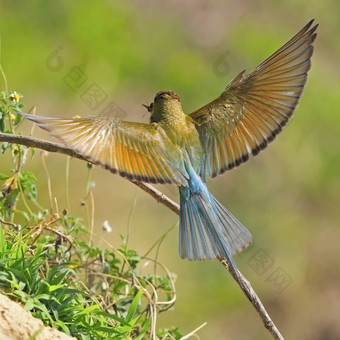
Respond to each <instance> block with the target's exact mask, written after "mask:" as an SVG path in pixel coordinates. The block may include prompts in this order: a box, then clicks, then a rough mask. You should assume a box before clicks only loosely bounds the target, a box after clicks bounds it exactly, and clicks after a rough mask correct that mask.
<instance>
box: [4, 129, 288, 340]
mask: <svg viewBox="0 0 340 340" xmlns="http://www.w3.org/2000/svg"><path fill="white" fill-rule="evenodd" d="M0 142H9V143H15V144H21V145H25V146H27V147H34V148H38V149H41V150H45V151H49V152H58V153H62V154H65V155H68V156H71V157H74V158H78V159H81V160H85V161H87V162H88V160H87V159H86V158H85V157H83V156H82V155H81V154H79V153H78V152H76V151H75V150H72V149H69V148H67V147H65V146H62V145H60V144H56V143H51V142H47V141H44V140H40V139H37V138H32V137H24V136H16V135H11V134H6V133H0ZM130 182H132V183H133V184H135V185H137V186H138V187H139V188H141V189H142V190H144V191H145V192H146V193H148V194H150V195H151V196H152V197H153V198H154V199H156V200H157V202H159V203H162V204H163V205H165V206H166V207H167V208H169V209H171V210H172V211H173V212H175V213H176V214H177V215H178V214H179V205H178V204H177V203H175V202H173V201H172V200H171V199H170V198H168V197H167V196H166V195H164V194H163V193H162V192H160V191H159V190H157V189H155V188H154V187H153V186H152V185H150V184H147V183H141V182H137V181H134V180H130ZM219 261H220V262H221V264H222V265H223V266H224V268H226V269H227V270H228V271H229V273H230V274H231V276H232V277H233V278H234V280H235V281H236V282H237V284H238V285H239V286H240V288H241V289H242V291H243V293H244V294H245V295H246V296H247V298H248V299H249V301H250V302H251V304H252V305H253V307H254V308H255V309H256V311H257V312H258V313H259V315H260V317H261V319H262V321H263V323H264V326H265V327H266V328H267V329H268V331H269V332H270V334H271V335H272V337H273V339H276V340H283V336H282V335H281V334H280V332H279V330H278V329H277V327H276V326H275V324H274V322H273V321H272V320H271V318H270V316H269V314H268V313H267V311H266V309H265V308H264V306H263V304H262V302H261V300H260V299H259V297H258V296H257V295H256V293H255V291H254V290H253V288H252V287H251V285H250V283H249V282H248V281H247V280H246V279H245V277H244V276H243V275H242V274H241V273H240V271H239V270H238V269H233V268H231V267H230V266H228V264H227V262H226V261H225V260H224V259H222V258H219Z"/></svg>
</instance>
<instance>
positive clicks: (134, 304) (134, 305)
mask: <svg viewBox="0 0 340 340" xmlns="http://www.w3.org/2000/svg"><path fill="white" fill-rule="evenodd" d="M142 294H143V290H142V289H140V290H139V291H138V293H137V294H136V296H135V297H134V298H133V300H132V303H131V306H130V308H129V311H128V313H127V315H126V318H125V320H126V321H127V322H129V323H130V321H131V320H132V318H133V316H134V315H135V313H136V311H137V309H138V305H139V301H140V299H141V297H142Z"/></svg>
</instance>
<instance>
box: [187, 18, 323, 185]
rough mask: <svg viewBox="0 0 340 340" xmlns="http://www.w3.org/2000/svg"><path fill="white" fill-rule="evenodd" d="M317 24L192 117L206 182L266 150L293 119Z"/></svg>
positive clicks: (307, 67)
mask: <svg viewBox="0 0 340 340" xmlns="http://www.w3.org/2000/svg"><path fill="white" fill-rule="evenodd" d="M312 23H313V21H311V22H309V23H308V24H307V25H306V26H305V27H304V28H303V29H302V30H301V31H300V32H299V33H297V34H296V35H295V36H294V37H293V38H292V39H290V40H289V41H288V42H287V43H286V44H284V45H283V46H282V47H281V48H280V49H278V50H277V51H276V52H275V53H274V54H272V55H271V56H270V57H269V58H267V59H266V60H265V61H264V62H263V63H261V64H260V65H259V66H258V67H256V68H255V70H253V71H252V72H251V73H249V74H248V75H247V76H245V77H244V76H243V73H244V71H243V72H241V73H240V74H239V75H238V76H236V77H235V78H234V79H233V80H232V81H231V82H230V83H229V84H228V85H227V87H226V89H225V90H224V91H223V92H222V94H221V95H220V96H219V97H218V98H217V99H215V100H213V101H212V102H211V103H209V104H207V105H205V106H203V107H202V108H200V109H198V110H196V111H194V112H193V113H191V114H190V117H191V118H192V119H193V120H194V122H195V124H196V128H197V130H198V132H199V134H200V140H201V143H202V146H203V161H202V168H201V171H200V175H201V177H202V178H203V179H204V180H207V179H208V178H209V177H215V176H217V175H219V174H221V173H223V172H224V171H226V170H229V169H232V168H233V167H235V166H238V165H239V164H241V163H243V162H245V161H247V160H248V158H249V155H250V154H252V155H256V154H257V153H258V152H259V151H260V150H263V149H264V148H265V147H266V146H267V145H268V143H269V142H271V141H272V140H273V139H274V138H275V136H276V135H277V134H278V133H280V131H281V130H282V128H283V127H284V126H285V125H286V123H287V122H288V120H289V118H290V117H291V116H292V115H293V112H294V109H295V107H296V106H297V104H298V101H299V99H300V96H301V94H302V91H303V88H304V85H305V83H306V80H307V72H308V70H309V69H310V66H311V61H310V58H311V56H312V54H313V42H314V40H315V37H316V33H315V30H316V28H317V25H315V26H314V27H312Z"/></svg>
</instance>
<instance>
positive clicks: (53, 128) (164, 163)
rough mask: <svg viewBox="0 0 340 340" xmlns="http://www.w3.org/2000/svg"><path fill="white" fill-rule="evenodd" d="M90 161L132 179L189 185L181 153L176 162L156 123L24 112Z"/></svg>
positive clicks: (164, 136) (165, 138)
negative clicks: (67, 117) (51, 116)
mask: <svg viewBox="0 0 340 340" xmlns="http://www.w3.org/2000/svg"><path fill="white" fill-rule="evenodd" d="M24 115H25V117H26V118H27V119H29V120H32V121H34V122H36V123H37V124H38V125H39V126H40V127H41V128H43V129H44V130H47V131H49V132H50V134H51V135H52V136H54V137H56V138H58V139H59V140H60V141H61V142H63V144H65V145H66V146H67V147H69V148H72V149H74V150H76V151H77V152H79V153H80V154H81V155H83V156H84V158H86V159H87V160H88V161H90V162H92V163H95V164H100V165H102V166H103V167H105V168H106V169H109V170H110V171H112V172H114V173H116V172H118V173H119V174H120V175H121V176H123V177H127V178H129V179H135V180H138V181H144V182H152V183H176V184H178V185H180V184H182V185H186V184H187V180H186V176H187V174H186V170H185V168H184V166H183V167H181V162H180V160H181V158H182V157H181V154H180V151H178V155H177V156H178V158H177V159H178V162H177V163H176V164H174V156H176V155H174V153H173V152H174V151H173V149H172V154H171V157H170V156H168V152H167V142H169V141H168V140H167V137H166V135H165V134H164V133H161V132H160V131H159V129H157V128H156V127H155V126H154V125H151V124H143V123H133V122H125V121H120V120H118V119H115V118H110V117H96V118H76V119H62V118H49V117H39V116H33V115H28V114H24Z"/></svg>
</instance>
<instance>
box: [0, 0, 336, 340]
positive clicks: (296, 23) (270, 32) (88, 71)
mask: <svg viewBox="0 0 340 340" xmlns="http://www.w3.org/2000/svg"><path fill="white" fill-rule="evenodd" d="M0 6H1V10H0V31H1V40H2V41H1V45H2V46H1V47H2V56H1V57H2V64H3V67H4V69H5V72H6V75H7V79H8V83H9V89H10V90H16V91H18V92H21V93H23V94H24V96H25V98H24V99H23V103H24V104H25V106H26V109H27V110H28V109H29V108H31V107H32V106H36V108H37V111H36V112H37V114H41V115H50V116H65V117H71V116H74V115H76V114H80V115H83V116H87V115H96V114H99V113H101V112H102V111H103V110H104V111H105V110H106V111H107V108H109V111H112V113H113V114H115V115H117V116H120V117H122V118H124V119H126V120H138V121H142V122H146V121H148V113H147V112H146V110H145V108H143V107H142V106H141V104H142V103H144V104H148V103H150V102H151V101H152V100H153V97H154V94H155V93H156V92H157V91H158V90H160V89H171V90H175V91H176V92H178V93H179V94H180V96H181V98H182V102H183V106H184V110H185V111H186V112H191V111H193V110H195V109H197V108H199V107H201V106H202V105H204V104H205V103H207V102H208V101H210V100H212V99H214V98H215V97H216V96H217V95H219V94H220V92H221V91H222V90H223V88H224V87H225V86H226V84H227V83H228V82H229V81H230V80H231V79H232V78H233V77H234V76H235V75H236V74H238V72H240V71H242V70H243V69H246V70H247V71H248V72H249V71H251V70H252V68H254V67H256V66H257V65H258V64H259V63H260V62H262V61H263V60H264V59H265V58H266V57H268V56H269V55H270V54H271V53H273V52H274V51H275V50H276V49H277V48H279V47H280V46H281V45H282V44H283V43H285V42H286V41H287V40H288V39H290V38H291V37H292V36H293V35H294V34H295V33H296V32H297V31H298V30H299V29H300V28H302V27H303V26H304V25H305V24H306V23H307V22H308V21H309V20H310V19H312V18H315V19H316V22H317V23H319V24H320V27H319V29H318V37H317V40H316V42H315V52H314V56H313V58H312V63H313V66H312V69H311V71H310V73H309V80H308V82H307V86H306V88H305V92H304V95H303V97H302V99H301V101H300V105H299V107H298V108H297V110H296V112H295V116H294V118H293V120H292V121H291V122H290V123H289V124H288V127H287V129H285V130H284V131H283V133H282V134H281V135H280V136H279V137H278V139H277V140H276V141H275V142H274V143H273V144H272V145H270V146H269V147H268V149H267V150H266V151H265V152H263V153H261V154H260V155H259V156H258V157H256V158H252V159H251V160H250V161H249V162H247V163H246V165H244V166H241V167H240V168H237V169H236V170H232V171H231V172H228V173H226V174H224V175H223V176H221V177H219V178H217V179H214V180H212V181H210V182H209V188H210V189H211V191H212V193H213V194H214V195H215V196H216V197H217V198H218V199H219V200H220V201H221V202H222V203H223V204H224V205H225V206H226V207H227V208H228V209H229V210H230V211H231V212H232V213H233V214H234V215H235V216H237V217H238V218H239V219H240V220H241V221H242V222H243V224H244V225H245V226H247V227H248V228H249V230H250V231H251V232H252V234H253V236H254V244H253V246H252V247H251V248H250V249H248V250H247V251H246V252H244V253H243V254H241V255H238V256H236V257H235V259H236V262H237V264H238V266H239V268H240V270H241V271H242V272H243V273H244V275H245V276H246V277H247V278H248V280H249V281H250V282H251V284H252V285H253V287H254V289H255V290H256V292H257V293H258V295H259V296H260V298H261V299H262V301H263V303H264V305H265V306H266V307H267V309H268V312H269V313H270V315H271V316H272V318H273V320H274V321H275V322H276V324H277V326H278V327H279V329H280V330H281V331H282V333H283V335H285V336H286V338H287V339H339V338H340V322H339V315H340V266H339V255H340V251H339V240H340V230H339V222H340V218H339V217H340V213H339V210H340V209H339V203H340V200H339V190H340V181H339V173H340V171H339V170H340V169H339V168H340V162H339V146H340V145H339V136H340V131H339V125H340V112H339V105H340V102H339V93H340V81H339V79H340V67H339V66H340V65H339V55H340V39H339V34H340V20H339V13H340V2H339V1H336V0H333V1H332V0H326V1H319V0H311V1H297V0H286V1H284V2H279V1H269V0H261V1H236V0H233V1H222V0H221V1H218V0H216V1H203V0H200V1H195V2H194V1H179V0H175V1H156V0H148V1H137V0H135V1H96V2H95V1H90V0H83V1H66V0H64V1H53V2H52V1H49V2H47V1H29V2H28V1H27V2H23V1H7V2H5V1H2V2H1V5H0ZM93 86H95V88H96V89H98V88H99V89H100V90H99V93H100V94H101V97H100V100H101V101H100V102H88V101H87V97H86V93H87V92H86V91H87V90H88V89H89V88H91V89H93ZM1 89H4V84H3V83H2V84H1ZM110 105H111V106H110ZM30 129H31V124H29V123H27V122H25V123H24V124H23V126H22V131H23V133H25V134H26V133H29V131H30ZM34 134H35V136H38V137H43V138H46V139H49V137H48V135H47V134H45V133H43V132H41V131H38V129H36V130H35V132H34ZM47 166H48V168H49V172H50V175H51V178H52V190H53V195H54V196H55V197H56V199H57V202H58V207H59V209H60V210H62V209H63V208H64V207H65V204H66V203H65V173H66V170H65V167H66V158H65V157H64V156H62V155H52V154H50V155H49V156H48V158H47ZM8 167H9V162H7V159H6V157H3V156H1V160H0V172H5V171H6V170H7V169H8ZM27 167H28V168H29V169H31V170H33V171H34V172H35V173H36V174H37V175H38V177H39V182H38V189H39V194H40V196H39V201H40V202H41V203H42V204H44V205H45V206H47V205H48V194H47V180H46V174H45V172H43V170H42V163H41V157H40V156H39V152H37V154H36V156H35V158H34V159H33V160H32V161H29V162H28V164H27ZM86 176H87V169H86V165H85V164H84V163H83V162H80V161H78V160H72V161H71V173H70V181H71V185H72V190H71V193H70V196H71V197H70V199H71V211H72V213H73V214H74V215H76V214H79V215H81V216H83V217H84V218H85V219H86V216H84V215H85V214H84V212H83V211H82V208H81V205H80V202H81V200H82V199H83V196H84V192H85V182H86ZM92 179H93V181H94V184H95V186H94V187H93V189H92V190H93V194H94V198H95V228H96V232H97V234H99V235H100V236H103V237H105V239H107V240H108V241H109V242H110V243H112V244H113V245H115V246H118V245H119V244H120V242H121V238H120V234H122V235H126V233H127V225H128V217H129V214H130V212H131V209H132V207H133V202H134V200H135V198H136V208H135V210H134V212H133V215H132V218H131V221H130V240H129V246H130V247H132V248H134V249H136V250H137V251H138V252H139V253H140V254H143V253H145V252H146V251H147V250H148V249H149V248H150V247H151V245H152V244H153V243H154V242H155V241H156V240H157V239H158V238H159V237H161V236H162V235H163V234H164V232H165V231H166V230H167V229H168V228H170V227H171V226H172V225H173V224H174V223H175V222H176V221H177V216H176V215H175V214H174V213H172V212H171V211H169V210H168V209H166V208H165V207H163V206H162V205H159V204H157V203H156V202H155V201H154V200H153V199H152V198H151V197H149V196H148V195H146V194H145V193H144V192H142V191H140V190H139V189H136V187H135V186H134V185H133V184H131V183H129V182H128V181H126V180H125V179H123V178H120V177H119V176H116V175H115V176H113V175H111V174H110V173H109V172H107V171H105V170H103V169H100V168H95V169H94V172H93V176H92ZM158 188H159V189H160V190H162V191H163V192H164V193H165V194H167V195H168V196H170V197H171V198H173V199H175V200H177V189H176V188H175V187H172V186H159V187H158ZM104 220H108V221H109V223H110V224H111V226H112V227H113V231H112V233H111V234H109V235H107V234H104V231H102V227H101V226H102V223H103V221H104ZM177 247H178V232H177V230H175V231H172V232H171V233H170V234H169V235H168V236H167V238H166V240H165V241H164V243H163V245H162V247H161V251H160V255H159V257H160V261H161V262H163V263H164V264H165V265H166V266H167V267H168V268H169V269H170V270H171V271H172V272H174V273H176V275H177V280H176V283H177V285H176V288H177V302H176V304H175V308H174V309H173V310H172V311H170V312H167V313H165V314H164V315H160V317H159V323H160V325H163V326H169V325H176V326H179V327H180V328H181V330H182V331H183V332H184V333H188V332H190V331H192V330H193V329H194V328H196V327H198V326H199V325H201V324H202V323H204V322H206V321H207V322H208V324H207V325H206V326H205V327H204V328H203V329H202V330H201V331H199V333H198V334H199V335H200V337H201V339H269V338H270V336H269V335H268V334H267V332H266V330H265V329H264V327H263V326H262V323H261V321H260V319H259V317H258V316H257V314H256V312H255V311H254V310H253V308H252V306H251V305H250V303H249V302H248V300H247V299H246V298H245V296H244V295H243V294H242V293H241V291H240V289H239V288H238V286H237V285H236V284H235V283H234V281H233V280H232V279H231V277H230V276H229V275H228V273H227V272H226V271H225V270H224V269H223V268H222V267H221V265H220V264H219V263H218V262H217V261H213V262H202V263H198V262H188V261H183V260H181V259H180V258H179V256H178V252H177Z"/></svg>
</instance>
